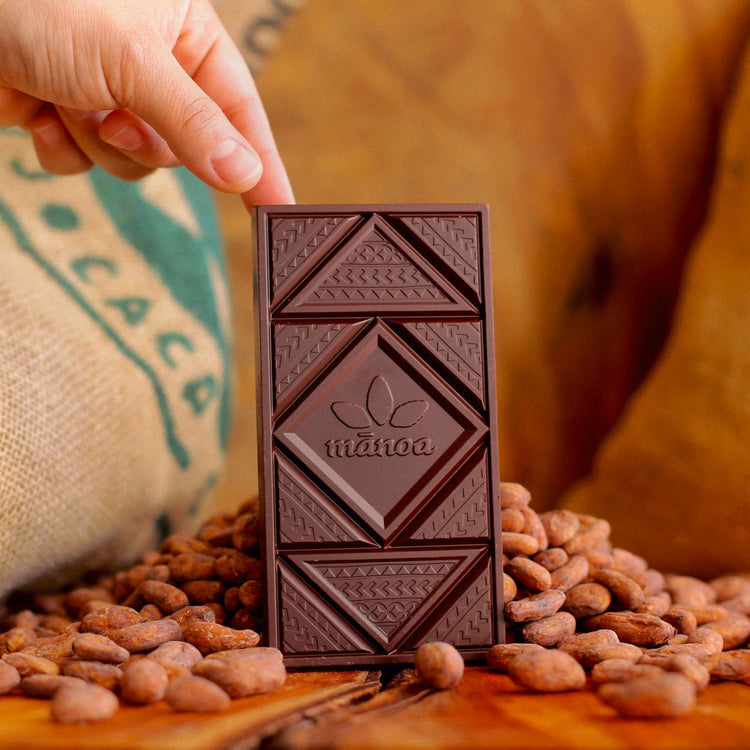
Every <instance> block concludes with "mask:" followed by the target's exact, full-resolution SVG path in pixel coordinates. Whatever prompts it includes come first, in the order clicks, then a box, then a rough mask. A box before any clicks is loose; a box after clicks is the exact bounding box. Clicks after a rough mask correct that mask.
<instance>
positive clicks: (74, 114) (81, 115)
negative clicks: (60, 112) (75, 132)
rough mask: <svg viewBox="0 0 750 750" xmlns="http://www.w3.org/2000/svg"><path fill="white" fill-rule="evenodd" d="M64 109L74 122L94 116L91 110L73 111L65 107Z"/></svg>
mask: <svg viewBox="0 0 750 750" xmlns="http://www.w3.org/2000/svg"><path fill="white" fill-rule="evenodd" d="M63 109H64V110H65V114H66V115H68V117H70V118H72V119H73V120H85V119H86V118H87V117H90V116H91V115H92V114H94V113H93V112H92V110H90V109H71V108H70V107H63Z"/></svg>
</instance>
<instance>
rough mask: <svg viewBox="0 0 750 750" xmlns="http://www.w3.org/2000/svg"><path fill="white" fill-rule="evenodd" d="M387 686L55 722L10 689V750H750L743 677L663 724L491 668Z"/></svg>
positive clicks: (585, 694)
mask: <svg viewBox="0 0 750 750" xmlns="http://www.w3.org/2000/svg"><path fill="white" fill-rule="evenodd" d="M377 687H378V683H377V682H374V681H373V675H372V674H370V673H367V672H307V673H296V674H291V675H290V677H289V681H288V684H287V686H286V687H285V688H284V689H282V690H280V691H278V692H277V693H275V694H273V695H269V696H256V697H253V698H245V699H242V700H238V701H234V702H233V703H232V706H231V708H230V709H229V710H228V711H227V712H225V713H222V714H217V715H199V714H179V713H176V712H173V711H171V710H170V709H169V708H168V707H167V706H166V705H164V704H159V705H156V706H147V707H143V708H138V707H124V708H122V709H121V710H120V711H119V712H118V713H117V714H116V715H115V716H114V717H113V718H111V719H109V720H107V721H105V722H102V723H99V724H95V725H88V726H66V725H60V724H53V723H52V722H51V720H50V718H49V705H48V703H47V702H46V701H41V700H32V699H28V698H21V697H3V698H0V749H2V750H11V749H12V750H42V749H44V750H47V749H48V748H55V750H146V749H148V750H178V749H179V750H252V749H253V748H256V747H258V746H259V745H260V743H261V742H262V741H263V742H264V747H265V746H270V747H272V748H274V750H323V749H324V748H326V749H328V750H402V749H403V750H409V749H412V748H413V749H414V750H416V749H417V748H429V750H449V749H450V750H452V749H455V748H477V749H481V748H487V749H488V750H489V749H490V748H492V749H493V750H519V749H520V748H535V749H538V750H546V749H549V750H568V749H570V750H573V749H576V750H579V749H580V750H652V749H653V748H662V749H670V750H694V749H696V750H697V749H698V748H701V749H703V748H706V749H708V748H711V750H746V748H747V747H748V737H750V687H749V686H747V685H742V684H736V683H719V684H714V685H711V686H710V687H709V688H708V689H707V690H705V691H704V692H703V693H701V694H700V696H699V699H698V704H697V706H696V708H695V709H694V710H693V711H692V712H690V713H689V714H687V715H685V716H682V717H679V718H676V719H666V720H660V721H649V720H643V721H637V720H632V719H619V718H617V717H616V716H615V714H614V712H613V711H612V710H611V709H610V708H608V707H607V706H605V705H604V704H603V703H601V702H599V700H598V699H597V698H596V696H595V694H594V692H593V691H592V690H584V691H580V692H575V693H560V694H557V695H538V694H534V693H530V692H528V691H526V690H524V689H522V688H519V687H518V686H516V685H514V684H513V683H512V682H511V681H510V679H509V678H508V677H506V676H505V675H501V674H496V673H494V672H491V671H490V670H488V669H485V668H482V667H471V668H469V669H467V671H466V673H465V675H464V678H463V680H462V682H461V683H460V685H459V686H458V687H457V688H455V689H454V690H449V691H445V692H435V691H432V690H427V689H425V688H424V687H423V686H422V685H420V684H418V683H416V682H414V681H413V680H410V679H406V680H404V681H402V683H401V684H400V685H395V686H393V687H390V688H388V689H385V690H383V691H382V692H379V693H375V691H376V690H377ZM266 743H267V745H266Z"/></svg>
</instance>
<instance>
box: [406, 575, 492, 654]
mask: <svg viewBox="0 0 750 750" xmlns="http://www.w3.org/2000/svg"><path fill="white" fill-rule="evenodd" d="M459 588H460V589H461V595H460V596H459V598H458V599H456V601H455V602H454V603H453V604H452V605H451V606H450V607H449V608H448V609H447V611H446V610H443V612H442V613H441V614H440V616H439V617H438V619H437V621H436V622H435V623H434V625H433V626H432V627H431V628H429V629H428V630H426V631H425V630H422V631H420V632H419V633H418V634H417V637H415V638H413V639H412V641H411V642H410V643H409V644H407V646H406V648H412V649H417V648H419V646H420V645H421V644H422V643H429V642H430V641H443V642H445V643H450V644H452V645H454V646H456V648H472V647H476V648H482V647H484V648H488V647H490V646H492V645H493V644H494V642H495V639H494V633H493V628H492V590H491V576H490V563H489V560H488V561H487V564H486V565H485V566H484V568H483V569H482V571H481V572H480V574H479V575H478V576H477V577H476V578H475V579H474V580H473V581H470V582H464V581H462V582H461V584H460V586H459Z"/></svg>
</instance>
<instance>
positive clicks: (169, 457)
mask: <svg viewBox="0 0 750 750" xmlns="http://www.w3.org/2000/svg"><path fill="white" fill-rule="evenodd" d="M301 4H302V0H247V1H246V2H241V3H240V2H235V0H216V2H215V5H216V8H217V11H218V13H219V15H220V16H221V18H222V20H223V22H224V24H225V26H226V27H227V29H228V31H229V32H230V34H231V35H232V37H233V39H234V40H235V41H236V43H237V44H238V46H239V47H240V49H241V51H242V52H243V54H244V56H245V59H246V60H247V62H248V64H249V65H250V67H251V69H252V70H253V72H256V73H257V72H258V71H259V70H260V68H261V67H262V63H263V61H264V59H265V57H266V56H267V55H268V53H269V52H270V51H271V50H272V49H273V47H274V46H275V44H276V41H277V39H278V37H279V35H280V33H281V30H282V28H283V25H284V22H285V21H286V19H287V18H288V16H289V15H290V14H291V13H292V11H293V10H294V9H296V8H297V7H298V6H299V5H301ZM248 231H249V220H248ZM230 318H231V307H230V300H229V287H228V281H227V278H226V272H225V267H224V259H223V254H222V248H221V242H220V237H219V232H218V227H217V223H216V216H215V212H214V206H213V202H212V198H211V195H210V193H209V192H208V190H207V189H206V188H205V187H204V186H203V185H202V184H200V183H199V182H198V181H197V180H196V179H195V178H193V177H192V175H190V174H189V173H188V172H186V171H185V170H168V171H160V172H158V173H156V174H154V175H152V176H150V177H149V178H147V179H146V180H143V181H142V182H140V183H136V184H129V183H124V182H121V181H119V180H117V179H115V178H113V177H110V176H109V175H106V174H105V173H103V172H102V171H100V170H97V169H94V170H93V171H92V172H91V173H90V174H87V175H78V176H74V177H65V178H59V177H53V176H51V175H49V174H46V173H44V172H42V171H41V170H40V169H39V166H38V162H37V159H36V156H35V154H34V150H33V148H32V144H31V140H30V138H29V137H28V136H26V135H25V134H24V133H23V132H22V131H20V130H14V129H0V600H1V599H2V598H3V597H4V596H6V595H7V594H8V592H10V591H12V590H13V589H16V588H19V587H23V586H28V585H44V584H51V583H54V584H57V583H59V582H61V581H63V580H65V579H66V578H70V577H72V576H74V575H76V574H77V573H78V572H79V571H81V570H84V569H87V568H92V567H97V566H107V567H115V566H118V565H124V564H128V563H130V562H132V561H133V560H135V559H136V558H137V557H138V555H139V554H140V553H141V552H142V551H143V550H145V549H147V548H153V547H154V546H155V545H157V544H158V541H159V539H160V538H162V537H163V536H164V535H165V534H168V533H170V532H172V531H179V530H182V529H185V530H187V529H188V528H190V527H192V526H193V525H194V524H193V521H194V520H195V519H196V518H197V517H199V516H200V514H201V508H205V507H206V506H207V504H208V503H209V501H210V498H211V496H212V490H213V487H214V485H215V484H216V481H217V479H218V477H219V474H220V472H221V470H222V466H223V459H224V449H225V446H226V441H227V436H228V430H229V423H230V370H231V368H230Z"/></svg>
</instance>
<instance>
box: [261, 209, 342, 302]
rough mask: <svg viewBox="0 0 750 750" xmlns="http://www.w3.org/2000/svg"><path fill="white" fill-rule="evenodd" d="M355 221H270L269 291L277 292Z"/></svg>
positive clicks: (324, 218)
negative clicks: (309, 259)
mask: <svg viewBox="0 0 750 750" xmlns="http://www.w3.org/2000/svg"><path fill="white" fill-rule="evenodd" d="M356 222H357V217H353V216H349V217H343V216H305V217H294V218H276V219H271V221H270V232H271V238H272V244H271V288H272V289H273V290H274V291H277V290H278V288H279V287H280V286H281V285H282V284H283V283H284V282H285V281H286V280H287V279H289V278H290V277H291V276H292V275H294V274H296V272H297V270H298V269H299V268H300V267H301V266H302V265H304V264H305V262H306V261H307V259H308V258H309V257H310V256H311V255H312V254H314V253H317V252H318V251H321V248H322V247H323V246H324V245H328V244H332V243H333V242H334V241H335V240H336V238H338V237H340V236H341V235H343V234H344V233H345V232H346V231H348V230H349V229H350V228H351V227H352V226H353V225H354V224H355V223H356Z"/></svg>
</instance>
